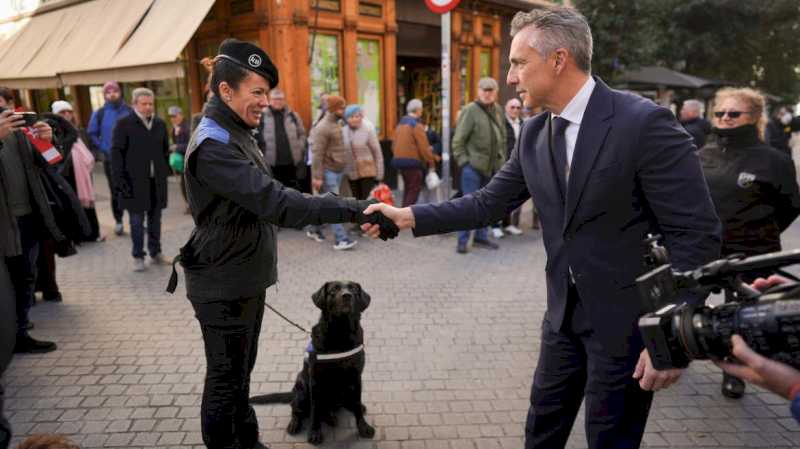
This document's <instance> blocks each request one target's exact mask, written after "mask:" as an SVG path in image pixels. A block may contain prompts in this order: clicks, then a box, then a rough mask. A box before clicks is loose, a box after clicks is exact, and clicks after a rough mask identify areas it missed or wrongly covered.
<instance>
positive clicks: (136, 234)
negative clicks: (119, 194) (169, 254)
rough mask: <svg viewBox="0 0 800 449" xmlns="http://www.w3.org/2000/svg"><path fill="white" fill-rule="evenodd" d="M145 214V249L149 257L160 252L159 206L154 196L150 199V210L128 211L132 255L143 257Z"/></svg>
mask: <svg viewBox="0 0 800 449" xmlns="http://www.w3.org/2000/svg"><path fill="white" fill-rule="evenodd" d="M145 215H146V216H147V251H148V252H149V253H150V257H154V256H156V255H158V254H161V207H160V206H159V204H158V201H155V198H152V199H151V201H150V210H148V211H147V213H146V214H145V212H131V211H128V217H129V218H130V220H131V221H130V223H131V240H132V241H133V252H132V255H133V257H135V258H137V259H142V258H144V232H145V225H144V219H145Z"/></svg>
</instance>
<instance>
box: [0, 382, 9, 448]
mask: <svg viewBox="0 0 800 449" xmlns="http://www.w3.org/2000/svg"><path fill="white" fill-rule="evenodd" d="M0 374H2V373H0ZM3 396H5V392H4V391H3V384H2V383H0V449H7V448H8V445H9V444H11V424H10V423H9V422H8V420H7V419H6V417H5V415H3V405H4V404H3Z"/></svg>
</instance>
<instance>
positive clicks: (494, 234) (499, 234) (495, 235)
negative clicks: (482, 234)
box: [492, 228, 505, 239]
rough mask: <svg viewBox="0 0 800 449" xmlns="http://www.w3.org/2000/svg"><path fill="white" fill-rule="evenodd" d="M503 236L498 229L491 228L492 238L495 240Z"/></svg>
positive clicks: (501, 231)
mask: <svg viewBox="0 0 800 449" xmlns="http://www.w3.org/2000/svg"><path fill="white" fill-rule="evenodd" d="M504 235H505V234H503V230H502V229H500V228H492V236H493V237H494V238H496V239H501V238H503V236H504Z"/></svg>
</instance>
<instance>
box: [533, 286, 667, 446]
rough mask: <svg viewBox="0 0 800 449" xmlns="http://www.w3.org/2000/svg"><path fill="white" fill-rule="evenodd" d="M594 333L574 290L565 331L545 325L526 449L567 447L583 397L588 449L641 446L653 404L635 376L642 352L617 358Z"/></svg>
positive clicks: (571, 292) (534, 377)
mask: <svg viewBox="0 0 800 449" xmlns="http://www.w3.org/2000/svg"><path fill="white" fill-rule="evenodd" d="M624 325H628V324H627V323H625V324H624ZM593 334H594V332H593V331H592V326H591V324H590V322H589V317H588V316H587V313H586V310H585V309H584V308H583V305H582V304H581V301H580V298H579V296H578V293H577V290H576V289H575V288H574V287H572V288H570V294H569V299H568V308H567V315H566V317H565V319H564V325H563V326H562V329H561V330H559V331H558V332H554V331H553V330H552V328H551V326H550V323H549V322H548V321H547V318H546V317H545V320H544V323H543V325H542V344H541V351H540V353H539V363H538V365H537V366H536V372H535V373H534V376H533V386H532V388H531V406H530V409H529V410H528V421H527V424H526V426H525V449H534V448H536V449H545V448H546V449H553V448H563V447H564V446H565V445H566V443H567V438H568V437H569V433H570V430H571V429H572V425H573V424H574V422H575V416H576V415H577V414H578V409H579V408H580V406H581V400H583V399H584V397H585V399H586V419H585V422H586V439H587V440H588V444H589V448H591V449H600V448H603V449H606V448H620V449H631V448H637V447H639V445H640V443H641V440H642V435H643V434H644V428H645V424H646V423H647V415H648V413H649V412H650V404H651V402H652V400H653V394H652V393H651V392H648V391H643V390H642V389H640V388H639V384H638V383H637V381H636V380H634V379H633V378H632V377H631V376H632V375H633V370H634V368H635V367H636V362H637V361H638V359H639V352H640V351H639V350H638V348H633V350H632V351H631V353H630V354H629V355H627V356H623V357H612V356H610V355H608V354H606V353H605V351H604V350H603V348H602V347H601V345H600V343H599V342H598V341H597V339H596V338H593V337H594V335H593Z"/></svg>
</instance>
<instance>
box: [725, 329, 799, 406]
mask: <svg viewBox="0 0 800 449" xmlns="http://www.w3.org/2000/svg"><path fill="white" fill-rule="evenodd" d="M731 342H732V343H733V350H732V351H731V353H732V354H733V356H734V357H736V359H738V360H739V362H741V364H738V363H730V362H720V361H715V362H714V363H715V364H716V365H717V366H718V367H720V368H722V370H723V371H725V372H726V373H728V374H730V375H733V376H736V377H738V378H740V379H744V380H746V381H747V382H750V383H753V384H756V385H758V386H760V387H764V388H766V389H767V390H769V391H771V392H773V393H775V394H778V395H781V396H783V397H784V398H786V399H792V398H790V397H789V391H791V389H792V387H793V386H795V385H796V384H798V383H800V371H797V370H796V369H794V368H792V367H791V366H789V365H786V364H784V363H780V362H776V361H774V360H770V359H768V358H766V357H764V356H762V355H759V354H757V353H756V352H755V351H753V350H752V349H750V347H749V346H747V343H745V342H744V340H743V339H742V337H740V336H738V335H734V336H733V337H731Z"/></svg>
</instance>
